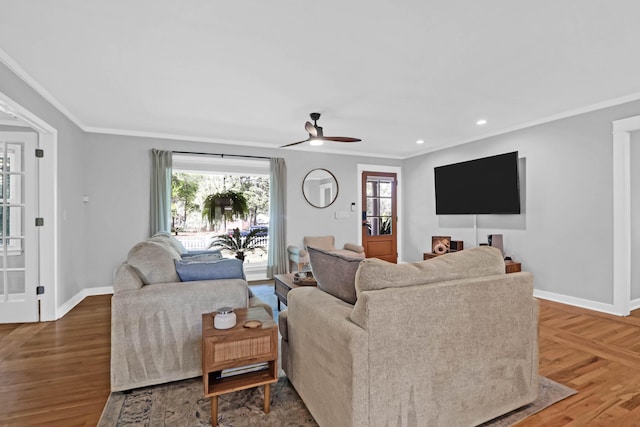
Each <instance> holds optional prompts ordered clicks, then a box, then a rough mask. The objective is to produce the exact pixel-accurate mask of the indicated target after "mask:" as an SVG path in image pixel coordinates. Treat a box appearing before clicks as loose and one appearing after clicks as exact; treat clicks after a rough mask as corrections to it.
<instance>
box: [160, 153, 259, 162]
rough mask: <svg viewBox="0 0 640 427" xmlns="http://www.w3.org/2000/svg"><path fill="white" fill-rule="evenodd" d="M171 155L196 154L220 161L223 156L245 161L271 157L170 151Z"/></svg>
mask: <svg viewBox="0 0 640 427" xmlns="http://www.w3.org/2000/svg"><path fill="white" fill-rule="evenodd" d="M172 153H173V154H196V155H200V156H219V157H220V158H221V159H223V158H224V157H225V156H226V157H244V158H247V159H266V160H271V157H264V156H245V155H242V154H222V153H197V152H193V151H172Z"/></svg>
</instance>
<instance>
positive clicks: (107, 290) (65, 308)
mask: <svg viewBox="0 0 640 427" xmlns="http://www.w3.org/2000/svg"><path fill="white" fill-rule="evenodd" d="M112 293H113V286H103V287H100V288H84V289H82V290H81V291H80V292H78V293H77V294H75V295H74V296H72V297H71V298H70V299H69V300H68V301H67V302H65V303H64V304H62V305H61V306H60V307H58V308H57V309H56V320H58V319H60V318H62V317H64V316H65V315H66V314H67V313H68V312H70V311H71V309H73V307H75V306H76V305H78V304H80V303H81V302H82V300H83V299H85V298H86V297H90V296H92V295H108V294H112Z"/></svg>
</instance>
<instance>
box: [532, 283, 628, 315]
mask: <svg viewBox="0 0 640 427" xmlns="http://www.w3.org/2000/svg"><path fill="white" fill-rule="evenodd" d="M533 296H534V297H536V298H541V299H546V300H549V301H555V302H559V303H562V304H568V305H573V306H576V307H581V308H587V309H589V310H595V311H600V312H602V313H607V314H614V315H616V316H627V315H628V313H621V312H620V311H619V310H618V309H617V307H615V306H614V305H613V304H605V303H602V302H597V301H591V300H587V299H582V298H576V297H571V296H568V295H562V294H556V293H553V292H547V291H539V290H537V289H534V290H533ZM638 302H639V303H640V300H638Z"/></svg>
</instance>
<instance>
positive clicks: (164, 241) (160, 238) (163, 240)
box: [147, 235, 182, 257]
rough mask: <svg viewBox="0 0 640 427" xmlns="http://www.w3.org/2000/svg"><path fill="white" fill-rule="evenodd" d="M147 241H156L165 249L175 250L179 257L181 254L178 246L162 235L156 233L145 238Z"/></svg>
mask: <svg viewBox="0 0 640 427" xmlns="http://www.w3.org/2000/svg"><path fill="white" fill-rule="evenodd" d="M147 242H154V243H158V244H159V245H162V246H164V247H165V248H167V250H170V251H173V252H175V253H176V254H177V255H178V256H179V257H181V256H182V252H181V250H180V247H179V246H177V245H176V244H174V243H173V242H172V241H171V239H169V238H168V237H166V236H163V235H156V236H153V237H150V238H148V239H147Z"/></svg>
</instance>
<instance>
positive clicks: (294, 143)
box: [280, 138, 311, 148]
mask: <svg viewBox="0 0 640 427" xmlns="http://www.w3.org/2000/svg"><path fill="white" fill-rule="evenodd" d="M310 139H311V138H307V139H305V140H304V141H298V142H292V143H291V144H287V145H281V146H280V148H285V147H291V146H293V145H298V144H302V143H303V142H307V141H308V140H310Z"/></svg>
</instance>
